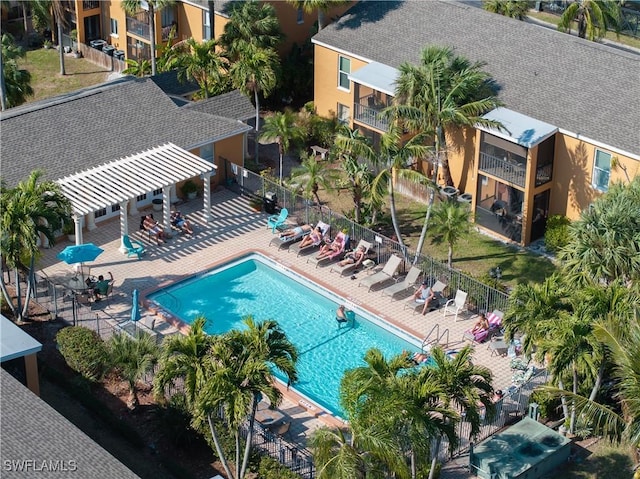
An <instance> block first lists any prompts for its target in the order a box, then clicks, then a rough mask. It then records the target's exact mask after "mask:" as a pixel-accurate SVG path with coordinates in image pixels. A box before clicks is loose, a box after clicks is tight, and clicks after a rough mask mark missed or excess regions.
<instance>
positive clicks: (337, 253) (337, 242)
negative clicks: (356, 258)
mask: <svg viewBox="0 0 640 479" xmlns="http://www.w3.org/2000/svg"><path fill="white" fill-rule="evenodd" d="M348 242H349V235H347V234H345V233H343V232H342V231H339V232H338V234H337V235H336V237H335V238H333V241H332V242H331V248H332V249H331V252H330V253H329V254H327V255H326V256H322V257H321V258H318V256H314V257H312V258H309V259H307V263H309V262H311V263H314V264H315V265H316V268H317V267H318V266H319V265H320V264H330V263H332V262H334V261H338V260H339V259H340V258H342V255H343V254H344V248H345V247H346V245H347V243H348ZM336 247H337V249H335V248H336ZM320 254H322V250H320Z"/></svg>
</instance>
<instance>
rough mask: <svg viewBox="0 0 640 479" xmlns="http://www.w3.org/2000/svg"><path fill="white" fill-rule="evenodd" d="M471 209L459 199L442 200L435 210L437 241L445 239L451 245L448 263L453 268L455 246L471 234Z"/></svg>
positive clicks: (434, 224)
mask: <svg viewBox="0 0 640 479" xmlns="http://www.w3.org/2000/svg"><path fill="white" fill-rule="evenodd" d="M470 216H471V210H470V209H469V206H468V205H466V204H465V203H460V202H459V201H455V200H453V201H451V200H447V201H442V202H440V203H439V204H438V205H437V206H436V207H435V208H434V210H433V227H432V228H433V234H434V240H435V241H436V242H439V241H444V242H446V243H447V244H448V245H449V252H448V254H447V264H448V265H449V268H453V247H454V246H455V244H456V243H457V242H458V241H459V240H460V239H461V238H462V237H464V236H465V235H467V234H469V230H470V228H471V223H470V222H469V218H470Z"/></svg>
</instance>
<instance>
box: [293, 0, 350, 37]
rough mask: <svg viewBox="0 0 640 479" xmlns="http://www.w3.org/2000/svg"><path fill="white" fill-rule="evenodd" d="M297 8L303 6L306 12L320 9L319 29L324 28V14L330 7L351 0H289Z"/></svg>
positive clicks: (344, 3)
mask: <svg viewBox="0 0 640 479" xmlns="http://www.w3.org/2000/svg"><path fill="white" fill-rule="evenodd" d="M287 2H288V3H291V4H292V5H293V6H295V8H302V10H304V11H305V13H313V12H314V11H316V10H317V11H318V31H320V30H322V29H323V28H324V16H325V14H326V13H327V11H329V9H330V8H333V7H337V6H340V5H346V4H348V3H349V0H287Z"/></svg>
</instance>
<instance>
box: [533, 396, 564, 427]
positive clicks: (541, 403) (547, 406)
mask: <svg viewBox="0 0 640 479" xmlns="http://www.w3.org/2000/svg"><path fill="white" fill-rule="evenodd" d="M529 402H530V403H532V402H534V403H536V404H537V405H538V412H539V413H540V416H541V417H544V418H547V419H549V420H551V421H555V420H558V419H560V418H561V417H562V409H561V407H560V405H561V403H560V399H559V398H554V397H553V396H551V395H550V394H549V393H546V392H544V391H533V393H531V398H530V399H529Z"/></svg>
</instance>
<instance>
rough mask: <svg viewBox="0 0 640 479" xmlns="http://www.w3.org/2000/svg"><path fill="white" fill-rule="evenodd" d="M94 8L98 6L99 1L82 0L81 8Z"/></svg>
mask: <svg viewBox="0 0 640 479" xmlns="http://www.w3.org/2000/svg"><path fill="white" fill-rule="evenodd" d="M94 8H100V2H99V1H98V0H94V1H90V0H84V1H83V2H82V10H85V11H86V10H93V9H94Z"/></svg>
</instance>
